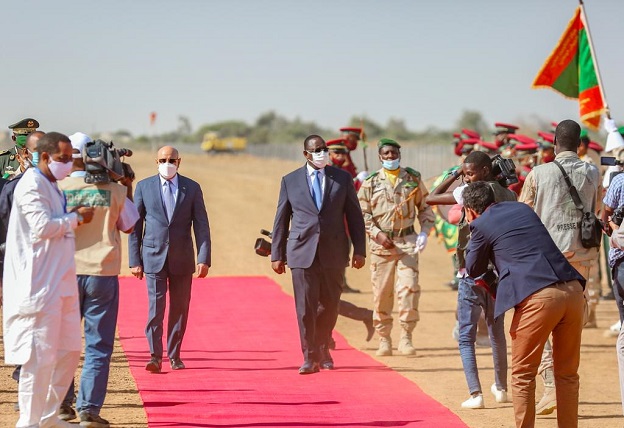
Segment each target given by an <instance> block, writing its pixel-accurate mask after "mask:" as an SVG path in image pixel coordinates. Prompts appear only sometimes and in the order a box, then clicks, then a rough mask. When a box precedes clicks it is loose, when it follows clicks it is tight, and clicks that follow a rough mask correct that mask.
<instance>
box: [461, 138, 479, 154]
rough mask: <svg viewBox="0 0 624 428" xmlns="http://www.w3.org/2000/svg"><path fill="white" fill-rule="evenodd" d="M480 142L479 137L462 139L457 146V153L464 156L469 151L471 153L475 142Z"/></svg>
mask: <svg viewBox="0 0 624 428" xmlns="http://www.w3.org/2000/svg"><path fill="white" fill-rule="evenodd" d="M478 142H479V139H478V138H465V139H463V140H460V141H459V143H458V144H457V146H456V147H455V154H456V155H457V156H462V155H465V154H467V153H470V152H471V151H473V150H474V146H475V144H477V143H478Z"/></svg>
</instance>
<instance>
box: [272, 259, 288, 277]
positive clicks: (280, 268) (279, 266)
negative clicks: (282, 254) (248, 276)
mask: <svg viewBox="0 0 624 428" xmlns="http://www.w3.org/2000/svg"><path fill="white" fill-rule="evenodd" d="M271 268H273V270H274V271H275V273H277V274H279V275H281V274H283V273H284V272H286V263H284V261H283V260H277V261H275V262H271Z"/></svg>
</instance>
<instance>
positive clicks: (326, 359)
mask: <svg viewBox="0 0 624 428" xmlns="http://www.w3.org/2000/svg"><path fill="white" fill-rule="evenodd" d="M319 352H320V354H321V359H320V362H319V365H320V366H321V368H322V369H323V370H333V369H334V360H333V359H332V357H331V354H330V353H329V349H328V348H327V346H321V348H320V349H319Z"/></svg>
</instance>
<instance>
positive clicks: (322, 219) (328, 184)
mask: <svg viewBox="0 0 624 428" xmlns="http://www.w3.org/2000/svg"><path fill="white" fill-rule="evenodd" d="M345 223H346V225H347V228H348V230H349V235H347V228H345ZM349 237H350V238H351V241H352V243H353V248H354V254H358V255H361V256H364V257H365V256H366V232H365V230H364V217H363V216H362V210H361V209H360V204H359V202H358V199H357V194H356V193H355V187H354V186H353V178H352V177H351V175H350V174H349V173H347V172H345V171H342V170H340V169H338V168H335V167H333V166H327V167H325V189H324V191H323V203H322V205H321V210H320V212H319V210H318V209H317V208H316V205H315V203H314V200H313V199H312V194H311V193H310V188H309V186H308V179H307V170H306V166H305V165H304V166H303V167H302V168H299V169H297V170H295V171H293V172H291V173H290V174H288V175H286V176H285V177H283V178H282V185H281V189H280V194H279V201H278V203H277V213H276V214H275V222H274V224H273V242H272V245H271V260H272V261H278V260H281V261H287V263H288V266H289V267H290V268H291V269H293V268H304V269H306V268H309V267H310V266H311V265H312V262H313V261H314V257H315V256H316V253H317V251H318V255H319V259H320V262H321V265H322V266H324V267H329V268H338V267H345V266H347V265H348V263H349Z"/></svg>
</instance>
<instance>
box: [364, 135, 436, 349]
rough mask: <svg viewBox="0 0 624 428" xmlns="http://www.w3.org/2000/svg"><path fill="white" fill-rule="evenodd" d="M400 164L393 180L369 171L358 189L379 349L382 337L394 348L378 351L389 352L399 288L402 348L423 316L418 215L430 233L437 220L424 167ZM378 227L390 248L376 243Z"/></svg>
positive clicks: (422, 226)
mask: <svg viewBox="0 0 624 428" xmlns="http://www.w3.org/2000/svg"><path fill="white" fill-rule="evenodd" d="M382 141H383V140H382ZM390 141H392V140H390ZM380 144H381V143H380ZM395 144H396V142H395ZM399 147H400V146H399ZM399 169H400V171H399V173H398V176H397V177H396V181H395V183H394V184H393V183H392V181H391V179H390V178H389V177H388V173H387V172H386V170H385V169H383V168H382V169H380V170H378V171H377V172H375V173H373V174H371V175H370V176H369V177H368V178H367V179H366V180H365V181H364V183H363V184H362V187H361V188H360V190H359V192H358V199H359V201H360V207H361V208H362V213H363V214H364V222H365V225H366V232H367V235H368V237H369V248H370V252H371V258H370V261H371V264H370V266H371V280H372V283H373V299H374V308H373V322H374V325H375V328H376V330H377V333H378V334H379V335H380V337H381V341H382V343H380V350H381V348H382V345H383V343H385V344H386V345H388V348H387V349H390V353H388V354H381V353H379V352H378V355H391V339H390V332H391V330H392V321H393V320H392V308H393V305H394V295H395V294H396V295H397V298H398V305H399V321H400V324H401V328H402V334H401V343H400V344H399V351H400V352H402V351H401V344H402V343H403V342H404V341H405V340H409V346H410V347H412V345H411V336H412V331H413V330H414V327H415V326H416V323H417V322H418V320H419V314H418V301H419V299H420V285H419V284H418V247H417V237H418V234H417V232H416V230H415V229H414V222H415V221H416V219H417V218H418V222H419V223H420V231H421V233H423V234H426V235H428V234H429V232H430V230H431V228H432V227H433V224H434V222H435V215H434V213H433V210H432V209H431V207H430V206H429V205H427V204H426V203H425V197H426V196H427V194H428V193H429V192H428V191H427V188H426V187H425V185H424V183H423V181H422V179H421V176H420V173H419V172H417V171H415V170H413V169H411V168H399ZM379 232H384V233H385V234H386V235H387V236H388V237H389V238H390V239H392V241H393V242H394V245H395V246H394V248H391V249H386V248H384V247H383V246H382V245H380V243H378V241H377V235H378V234H379ZM395 277H396V279H395ZM402 353H406V352H402ZM411 353H413V352H411Z"/></svg>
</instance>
